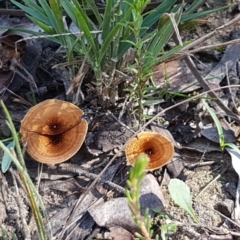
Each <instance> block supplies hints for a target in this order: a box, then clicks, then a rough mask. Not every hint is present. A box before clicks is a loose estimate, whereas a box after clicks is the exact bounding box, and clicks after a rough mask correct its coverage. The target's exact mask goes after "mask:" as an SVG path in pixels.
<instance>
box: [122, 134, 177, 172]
mask: <svg viewBox="0 0 240 240" xmlns="http://www.w3.org/2000/svg"><path fill="white" fill-rule="evenodd" d="M125 152H126V157H127V161H128V163H129V164H130V165H132V166H134V165H135V162H136V160H137V157H138V156H139V155H140V154H141V153H145V154H147V155H148V157H149V159H150V161H149V163H148V166H147V169H146V170H148V171H151V170H155V169H158V168H161V167H163V166H164V165H166V164H167V163H169V162H170V161H171V159H172V157H173V154H174V146H173V143H172V142H171V141H170V140H169V139H168V138H166V137H165V136H163V135H160V134H158V133H155V132H142V133H139V134H138V135H137V136H136V137H134V138H132V139H130V140H129V141H128V143H127V146H126V150H125Z"/></svg>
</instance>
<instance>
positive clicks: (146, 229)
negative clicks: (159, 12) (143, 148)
mask: <svg viewBox="0 0 240 240" xmlns="http://www.w3.org/2000/svg"><path fill="white" fill-rule="evenodd" d="M148 162H149V158H148V156H147V155H146V154H141V155H139V157H138V159H137V161H136V164H135V165H134V167H133V168H132V169H131V171H130V173H129V180H128V181H127V184H128V187H129V190H126V196H127V199H128V203H129V208H130V210H131V212H132V215H133V219H134V221H135V223H136V224H137V226H138V227H139V229H140V230H141V234H139V233H136V234H135V235H136V237H138V238H140V239H146V240H150V239H151V237H152V234H153V232H152V230H151V217H150V216H149V214H148V209H146V212H145V216H144V217H143V216H142V215H141V206H140V202H139V198H140V188H141V184H142V181H143V178H144V176H145V170H146V167H147V165H148ZM156 239H158V238H156Z"/></svg>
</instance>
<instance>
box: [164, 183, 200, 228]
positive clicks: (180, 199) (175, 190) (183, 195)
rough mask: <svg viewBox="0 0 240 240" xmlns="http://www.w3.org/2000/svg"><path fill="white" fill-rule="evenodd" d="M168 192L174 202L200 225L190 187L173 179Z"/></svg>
mask: <svg viewBox="0 0 240 240" xmlns="http://www.w3.org/2000/svg"><path fill="white" fill-rule="evenodd" d="M168 190H169V192H170V195H171V197H172V199H173V201H174V202H175V203H176V204H177V205H178V206H179V207H181V208H182V209H183V210H185V211H186V212H187V213H188V214H189V215H190V216H191V217H192V219H193V220H194V221H195V222H197V223H198V222H199V220H198V218H197V216H196V214H195V212H194V210H193V207H192V196H191V193H190V189H189V187H188V185H187V184H185V183H184V182H183V181H181V180H179V179H171V180H170V182H169V185H168Z"/></svg>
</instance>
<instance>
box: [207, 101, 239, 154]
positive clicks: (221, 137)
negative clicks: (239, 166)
mask: <svg viewBox="0 0 240 240" xmlns="http://www.w3.org/2000/svg"><path fill="white" fill-rule="evenodd" d="M202 102H203V104H204V106H205V107H206V109H207V111H208V112H209V114H210V115H211V117H212V119H213V121H214V123H215V125H216V128H217V131H218V136H219V145H220V149H221V150H224V149H225V148H231V149H233V150H234V151H235V152H236V153H238V154H240V150H239V148H238V147H237V146H236V145H235V144H234V143H227V142H225V136H224V132H223V128H222V125H221V123H220V121H219V119H218V117H217V115H216V114H215V112H214V111H213V109H212V108H210V107H209V105H208V103H207V102H206V100H205V99H202Z"/></svg>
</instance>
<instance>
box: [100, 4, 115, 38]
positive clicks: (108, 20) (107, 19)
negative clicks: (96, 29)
mask: <svg viewBox="0 0 240 240" xmlns="http://www.w3.org/2000/svg"><path fill="white" fill-rule="evenodd" d="M114 3H115V1H109V0H108V1H106V7H105V12H104V16H103V23H102V30H103V32H102V39H103V42H105V40H106V38H107V37H108V34H109V33H110V31H111V25H112V24H113V21H112V8H113V6H114Z"/></svg>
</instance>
